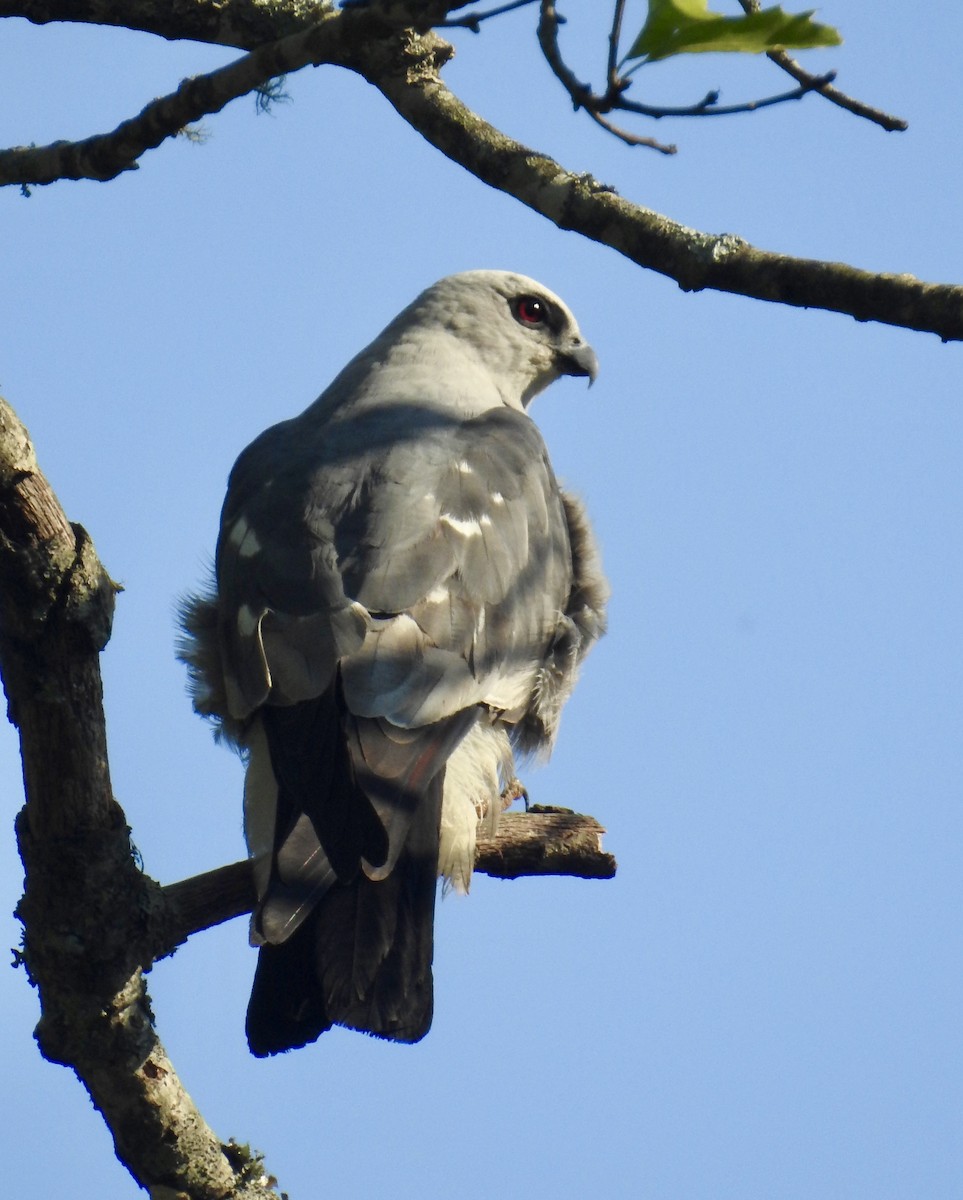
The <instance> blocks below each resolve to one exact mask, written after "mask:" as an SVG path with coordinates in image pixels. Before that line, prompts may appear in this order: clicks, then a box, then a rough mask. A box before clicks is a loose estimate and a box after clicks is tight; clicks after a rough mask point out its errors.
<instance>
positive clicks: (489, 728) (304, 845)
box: [183, 271, 607, 1055]
mask: <svg viewBox="0 0 963 1200" xmlns="http://www.w3.org/2000/svg"><path fill="white" fill-rule="evenodd" d="M596 370H597V363H596V359H595V355H594V352H593V351H592V350H591V347H589V346H588V345H587V344H586V343H585V342H584V341H583V340H582V337H581V334H580V332H579V329H578V326H577V324H576V322H575V319H574V317H573V316H572V314H571V313H570V312H569V310H568V308H567V307H566V306H565V305H564V303H563V302H562V301H561V300H560V299H559V298H558V297H557V296H554V295H553V294H552V293H551V292H549V291H547V290H546V289H545V288H544V287H542V286H541V285H540V284H537V283H535V282H534V281H533V280H531V279H527V278H525V277H524V276H520V275H515V274H511V273H508V272H500V271H471V272H468V273H465V274H462V275H454V276H451V277H449V278H447V279H443V280H441V281H440V282H439V283H436V284H435V285H434V286H433V287H430V288H428V289H427V290H426V291H425V292H423V293H422V294H421V295H420V296H419V297H418V298H417V299H416V300H415V301H414V303H413V304H411V305H410V306H409V307H408V308H406V309H405V310H404V311H403V312H402V313H401V314H400V315H399V316H398V317H396V318H395V320H394V321H392V322H391V324H390V325H389V326H388V327H387V328H386V329H385V330H384V331H383V332H382V333H381V334H380V335H379V336H378V337H377V338H376V339H375V340H374V342H372V343H371V345H370V346H368V347H367V348H366V349H365V350H363V351H362V352H361V353H360V354H359V355H357V357H355V358H354V359H353V360H352V361H351V362H350V363H349V364H348V365H347V366H346V367H345V368H344V370H343V371H342V372H341V373H340V374H339V375H338V376H337V378H336V379H335V380H334V382H333V383H332V384H331V385H330V387H328V389H327V390H326V391H325V392H324V393H323V394H322V395H321V397H320V398H319V399H318V400H317V401H316V402H315V403H314V404H312V405H311V406H310V407H309V408H308V409H307V410H306V411H305V412H304V413H302V414H301V415H300V416H298V417H295V418H293V419H292V420H289V421H283V422H282V423H281V424H279V425H275V426H273V427H272V428H271V429H268V430H267V431H265V432H264V433H263V434H261V436H260V437H258V438H257V439H256V440H255V441H254V442H252V443H251V445H250V446H248V448H247V449H246V450H245V451H244V452H243V453H242V454H241V456H240V458H239V459H238V461H237V463H236V464H235V466H234V469H233V471H232V473H231V477H230V481H229V485H228V492H227V498H226V500H225V503H224V509H223V512H222V516H221V530H220V536H219V539H218V546H217V555H216V591H215V593H214V594H213V595H210V596H204V597H199V598H195V599H193V600H191V601H189V602H188V604H187V605H186V606H185V627H186V630H187V638H186V639H185V644H184V652H183V653H184V657H185V658H186V660H187V662H188V664H189V667H190V670H191V676H192V684H193V690H194V700H195V707H196V708H197V709H198V711H200V712H202V713H204V714H205V715H208V716H211V717H213V718H215V719H216V720H217V721H218V722H219V724H220V727H221V730H222V732H223V733H224V734H225V735H226V736H227V737H228V738H229V739H230V740H232V741H233V742H235V743H236V744H237V745H238V746H239V748H240V749H241V750H242V752H243V754H244V755H245V757H246V760H247V778H246V782H245V832H246V836H247V839H248V846H249V850H250V853H251V855H252V857H253V858H254V865H255V876H256V880H257V884H258V894H259V897H260V899H259V903H258V906H257V908H256V910H255V913H254V915H253V917H252V925H251V932H252V941H253V942H255V944H258V945H259V946H260V947H261V949H260V954H259V964H258V971H257V975H256V977H255V984H254V990H253V993H252V997H251V1003H250V1006H249V1010H248V1023H247V1029H248V1040H249V1043H250V1045H251V1049H252V1050H253V1052H254V1053H255V1054H258V1055H263V1054H272V1053H276V1052H278V1051H280V1050H285V1049H289V1048H291V1047H294V1046H299V1045H303V1044H305V1043H306V1042H308V1041H311V1040H313V1039H314V1038H316V1037H317V1036H318V1035H319V1034H320V1033H321V1032H323V1031H324V1030H325V1029H327V1028H329V1027H330V1026H331V1025H332V1024H335V1023H337V1024H343V1025H347V1026H350V1027H352V1028H357V1029H362V1030H364V1031H366V1032H369V1033H373V1034H376V1035H378V1036H382V1037H388V1038H393V1039H396V1040H399V1041H416V1040H418V1039H419V1038H420V1037H422V1036H423V1035H424V1034H425V1032H427V1029H428V1026H429V1025H430V1022H431V1008H432V983H431V957H432V923H433V913H434V898H435V891H436V886H435V885H436V879H437V876H438V874H439V872H440V873H442V874H443V875H444V876H445V878H446V880H447V882H448V883H449V884H451V885H453V886H455V887H457V888H459V889H460V890H467V887H468V882H469V880H470V876H471V867H472V863H473V860H474V842H475V827H476V821H477V815H478V813H479V812H482V811H487V812H489V813H496V812H497V811H498V806H499V793H500V791H501V789H502V788H503V787H504V786H506V785H507V784H508V783H510V782H511V781H512V780H513V779H514V764H513V759H512V750H513V748H514V749H515V750H517V751H521V752H523V753H538V752H542V753H545V752H547V751H548V750H549V749H550V748H551V745H552V742H553V740H554V738H555V734H556V730H557V727H558V719H559V714H560V711H561V708H562V705H563V703H564V701H565V699H566V698H567V696H568V695H569V693H570V692H571V690H572V687H573V685H574V682H575V678H576V675H577V671H578V667H579V664H580V663H581V661H582V658H583V657H584V655H585V653H586V651H587V650H588V648H589V647H590V646H591V644H592V643H593V642H594V641H595V640H596V639H597V638H598V637H599V636H600V635H601V634H602V632H603V631H604V626H605V616H604V609H605V601H606V598H607V589H606V585H605V581H604V578H603V576H602V573H601V568H600V565H599V560H598V555H597V551H596V548H595V544H594V540H593V538H592V534H591V531H590V527H589V524H588V521H587V519H586V517H585V514H584V511H583V509H582V506H581V504H580V503H579V502H578V501H577V500H576V499H574V498H573V497H572V496H570V495H567V494H566V493H565V492H563V491H562V489H561V488H560V487H559V485H558V483H557V481H556V479H555V476H554V473H553V471H552V467H551V464H550V462H549V458H548V453H547V450H546V448H545V445H544V442H543V441H542V438H541V435H540V434H539V432H538V430H537V428H536V427H535V425H534V424H533V422H532V421H531V419H530V418H529V417H528V415H527V413H526V412H525V408H526V406H527V404H528V403H529V401H530V400H531V399H532V397H533V396H534V395H536V394H537V393H538V392H539V391H541V390H542V389H543V388H544V387H546V386H547V385H548V384H550V383H551V382H552V381H553V380H554V379H556V378H558V376H559V375H561V374H574V375H586V376H588V377H589V378H590V379H593V378H594V377H595V373H596Z"/></svg>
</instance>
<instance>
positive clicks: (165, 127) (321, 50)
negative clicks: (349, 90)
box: [0, 15, 351, 186]
mask: <svg viewBox="0 0 963 1200" xmlns="http://www.w3.org/2000/svg"><path fill="white" fill-rule="evenodd" d="M347 24H348V28H349V29H350V25H351V23H350V22H348V23H347ZM345 25H346V22H345V21H344V19H343V18H341V17H338V16H335V15H328V16H327V17H323V18H322V19H321V20H319V21H318V23H317V24H316V25H313V26H311V27H310V28H309V29H307V30H304V31H303V32H300V33H294V34H290V35H289V36H288V37H285V38H282V39H280V40H278V41H273V42H270V43H268V44H267V45H265V46H261V47H260V48H259V49H258V50H255V51H253V52H252V53H250V54H245V55H244V57H243V58H239V59H237V60H236V61H235V62H233V63H229V64H228V65H227V66H225V67H221V68H219V69H218V70H216V71H211V72H210V74H207V75H199V76H196V77H195V78H193V79H185V80H184V82H183V83H182V84H181V85H180V87H179V88H178V89H177V91H176V92H172V93H171V94H170V95H168V96H163V97H162V98H161V99H159V100H155V101H153V102H152V103H151V104H148V105H147V107H146V108H144V109H143V110H142V111H141V112H140V113H139V115H138V116H136V117H132V118H131V119H130V120H129V121H124V122H122V123H121V124H120V125H118V127H117V128H116V129H115V130H114V131H113V132H112V133H105V134H97V135H95V136H94V137H90V138H86V139H85V140H84V141H80V142H54V143H53V144H52V145H49V146H37V147H33V146H30V147H15V148H13V149H10V150H3V151H0V186H4V185H8V184H12V183H14V184H16V183H19V184H26V185H28V186H29V185H31V184H46V183H53V182H54V181H55V180H58V179H96V180H100V181H105V180H108V179H113V178H115V177H116V176H117V175H119V174H121V172H122V171H131V170H135V169H136V168H137V159H138V158H140V156H141V155H142V154H144V153H145V152H146V151H147V150H153V149H155V148H156V147H157V146H159V145H160V144H161V143H162V142H163V141H165V140H166V139H167V138H170V137H174V136H175V135H176V134H178V133H179V132H180V131H181V130H183V129H184V128H185V127H186V126H188V125H191V124H192V123H194V122H196V121H199V120H201V119H202V118H203V117H205V116H209V115H210V114H212V113H217V112H220V111H221V109H222V108H224V106H225V105H226V104H229V103H230V102H231V101H232V100H236V99H237V98H238V97H239V96H244V95H246V94H247V93H248V92H252V91H257V90H258V89H260V88H263V86H264V85H265V84H267V82H268V81H269V80H271V79H274V78H275V77H276V76H278V75H285V74H287V73H289V72H292V71H297V70H299V69H300V68H301V67H304V66H308V65H314V66H317V65H318V64H320V63H324V62H338V61H339V60H340V58H341V57H343V54H344V48H343V44H342V39H343V34H344V30H345Z"/></svg>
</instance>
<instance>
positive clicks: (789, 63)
mask: <svg viewBox="0 0 963 1200" xmlns="http://www.w3.org/2000/svg"><path fill="white" fill-rule="evenodd" d="M739 3H740V4H741V5H742V7H743V9H744V11H745V12H747V13H755V12H759V10H760V9H761V7H762V5H761V4H760V3H759V0H739ZM766 58H768V59H769V61H770V62H774V63H775V64H776V66H777V67H781V68H782V69H783V70H784V71H785V72H786V74H787V75H791V76H792V77H793V79H795V81H796V82H797V83H799V84H802V85H803V86H804V87H806V88H810V89H812V90H813V91H816V92H818V93H819V94H820V96H824V97H825V98H826V99H827V100H829V101H830V102H831V103H832V104H836V105H838V106H839V107H840V108H844V109H846V111H847V112H851V113H852V114H853V115H854V116H857V117H863V118H865V119H866V120H867V121H872V122H873V123H874V124H875V125H880V126H882V128H883V129H885V130H886V131H887V132H888V133H894V132H896V133H902V132H903V131H905V130H907V129H909V122H908V121H904V120H903V119H902V117H894V116H892V115H891V114H890V113H885V112H883V111H882V109H879V108H873V107H872V105H870V104H864V103H863V102H862V100H855V99H853V97H852V96H847V95H846V93H845V92H841V91H840V90H839V88H837V87H833V84H832V81H831V80H828V81H824V80H820V79H819V78H818V77H817V76H815V75H811V74H810V73H809V72H808V71H805V70H803V68H802V67H801V66H800V65H799V63H797V62H796V60H795V59H794V58H793V57H792V56H791V55H790V54H788V53H787V52H786V51H785V50H770V51H768V52H767V54H766Z"/></svg>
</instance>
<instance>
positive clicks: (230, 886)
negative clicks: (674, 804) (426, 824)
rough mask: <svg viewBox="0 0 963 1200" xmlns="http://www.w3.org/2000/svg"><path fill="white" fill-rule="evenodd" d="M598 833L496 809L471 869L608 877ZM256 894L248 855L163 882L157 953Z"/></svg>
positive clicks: (611, 871) (512, 875)
mask: <svg viewBox="0 0 963 1200" xmlns="http://www.w3.org/2000/svg"><path fill="white" fill-rule="evenodd" d="M604 832H605V830H604V829H603V828H602V826H601V825H600V824H599V823H598V821H596V820H595V818H594V817H586V816H583V815H582V814H581V813H575V812H571V811H570V810H569V809H565V808H543V807H533V808H531V809H530V810H529V811H528V812H524V813H502V814H501V816H500V817H499V819H498V832H497V833H496V834H495V835H494V836H493V837H485V836H482V835H479V838H478V843H477V845H476V847H475V870H476V872H479V873H480V874H483V875H493V876H495V877H496V878H498V879H521V878H523V877H525V876H533V875H535V876H538V875H570V876H575V877H576V878H578V879H612V878H613V877H614V875H615V871H616V862H615V858H614V857H613V856H612V855H611V854H607V853H606V852H605V851H604V850H603V849H602V835H603V833H604ZM256 899H257V896H256V893H255V887H254V876H253V872H252V869H251V863H250V860H248V859H243V860H242V861H241V862H236V863H231V864H230V866H227V867H218V868H217V869H216V870H213V871H205V872H204V874H202V875H194V876H192V877H191V878H190V879H182V880H181V881H180V882H178V883H171V884H168V885H167V887H165V888H164V889H163V900H164V904H165V905H166V912H165V914H164V923H165V925H164V940H165V942H166V945H165V946H164V947H162V948H160V949H159V951H158V957H162V956H163V955H164V954H170V953H171V952H172V951H173V950H174V949H176V947H177V946H179V945H180V944H181V943H182V942H185V941H187V939H188V938H189V937H190V936H191V935H192V934H195V933H199V932H200V931H201V930H204V929H210V928H212V927H213V926H215V925H220V924H222V923H223V922H224V921H231V920H233V919H234V917H240V916H243V915H244V914H245V913H249V912H250V911H251V909H252V908H253V907H254V904H255V901H256Z"/></svg>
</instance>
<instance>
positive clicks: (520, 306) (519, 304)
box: [515, 296, 548, 325]
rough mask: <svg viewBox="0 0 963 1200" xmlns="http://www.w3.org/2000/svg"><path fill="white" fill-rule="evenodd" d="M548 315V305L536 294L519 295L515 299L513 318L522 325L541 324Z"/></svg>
mask: <svg viewBox="0 0 963 1200" xmlns="http://www.w3.org/2000/svg"><path fill="white" fill-rule="evenodd" d="M547 316H548V307H547V305H546V304H545V301H544V300H539V298H538V296H519V298H518V299H517V300H516V301H515V318H516V320H518V321H520V322H521V323H522V324H523V325H542V324H543V323H544V322H545V319H546V317H547Z"/></svg>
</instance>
